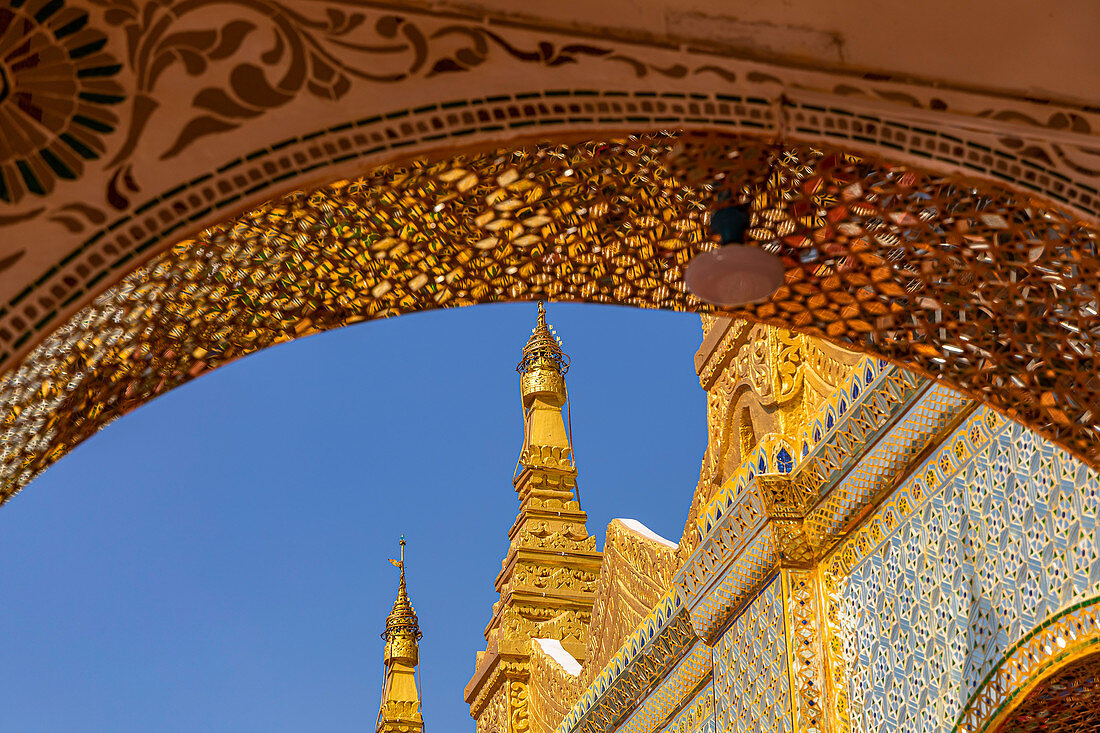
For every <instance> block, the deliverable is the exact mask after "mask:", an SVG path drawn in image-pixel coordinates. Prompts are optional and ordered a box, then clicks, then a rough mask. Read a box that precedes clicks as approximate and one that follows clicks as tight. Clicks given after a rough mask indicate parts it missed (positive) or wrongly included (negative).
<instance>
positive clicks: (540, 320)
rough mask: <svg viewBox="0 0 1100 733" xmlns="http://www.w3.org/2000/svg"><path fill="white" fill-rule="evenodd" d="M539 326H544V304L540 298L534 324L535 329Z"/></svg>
mask: <svg viewBox="0 0 1100 733" xmlns="http://www.w3.org/2000/svg"><path fill="white" fill-rule="evenodd" d="M540 328H543V329H544V328H546V304H545V303H543V302H542V301H541V300H540V301H539V318H538V322H537V323H536V324H535V330H536V331H537V330H539V329H540Z"/></svg>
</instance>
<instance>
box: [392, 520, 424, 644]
mask: <svg viewBox="0 0 1100 733" xmlns="http://www.w3.org/2000/svg"><path fill="white" fill-rule="evenodd" d="M398 544H400V546H401V559H400V560H392V559H391V560H390V562H391V563H392V564H393V566H394V567H395V568H398V569H399V570H400V571H401V579H400V581H399V582H398V585H397V598H396V599H395V600H394V602H393V611H391V612H390V615H389V616H387V617H386V630H385V631H384V632H382V638H383V639H385V640H386V661H387V662H389V661H390V660H391V659H402V660H411V663H412V664H413V665H415V664H416V659H417V657H418V654H417V648H416V642H418V641H419V640H420V639H421V637H423V634H422V633H420V621H419V619H417V617H416V611H415V610H414V609H413V605H412V602H411V601H409V592H408V589H407V588H406V587H405V535H401V540H400V542H399V543H398Z"/></svg>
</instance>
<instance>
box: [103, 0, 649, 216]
mask: <svg viewBox="0 0 1100 733" xmlns="http://www.w3.org/2000/svg"><path fill="white" fill-rule="evenodd" d="M92 1H93V2H95V3H96V4H98V5H100V6H101V7H103V8H104V9H105V17H106V19H107V21H108V22H109V23H112V24H114V25H117V26H119V27H121V28H123V29H124V31H125V35H126V39H127V52H128V60H129V63H130V66H131V67H132V69H133V70H134V72H135V74H136V76H137V95H136V97H135V99H134V105H133V110H132V118H131V120H130V123H129V126H128V133H127V137H126V141H125V143H124V144H123V145H122V147H121V148H120V149H119V151H118V153H117V154H116V155H115V156H114V159H113V160H112V165H121V164H123V163H124V162H125V161H126V160H127V159H128V158H129V156H130V155H131V154H132V152H133V150H134V148H135V146H136V145H137V144H138V141H139V140H140V139H141V136H142V133H143V131H144V130H145V129H146V128H147V126H148V124H149V122H150V120H151V119H152V118H153V115H154V113H155V112H156V111H157V109H158V108H159V107H160V103H159V102H158V89H159V85H160V83H161V82H162V80H163V79H165V78H167V77H166V74H167V72H169V71H171V70H173V69H175V68H176V67H180V66H182V68H183V70H184V72H185V73H186V74H188V75H190V76H194V77H201V76H203V75H204V74H207V72H208V71H209V70H210V67H211V65H212V64H213V63H214V62H219V61H223V60H227V59H231V60H232V66H231V69H230V70H229V72H228V77H227V78H226V79H225V80H224V83H221V84H219V85H213V86H205V87H203V88H202V89H200V90H199V91H198V92H197V93H195V95H194V97H193V98H192V100H191V107H192V109H193V110H194V112H195V114H194V115H193V116H192V117H191V118H190V119H188V120H187V121H186V122H185V123H184V124H183V126H182V129H181V130H180V132H179V134H178V135H177V136H176V139H175V141H174V142H173V143H172V145H171V146H170V147H169V148H168V149H167V150H165V151H164V152H163V153H162V155H161V158H162V159H170V158H173V157H176V156H178V155H179V154H180V153H182V152H183V151H185V150H186V149H188V148H189V147H190V146H191V145H193V144H194V143H196V142H197V141H199V140H201V139H203V138H204V137H207V136H209V135H215V134H218V133H223V132H226V131H229V130H233V129H236V128H238V127H240V126H241V125H242V124H244V123H245V122H247V121H248V120H250V119H253V118H256V117H259V116H261V115H263V114H265V113H267V112H269V111H271V110H274V109H276V108H278V107H281V106H282V105H285V104H287V103H288V102H290V101H292V100H294V99H296V98H297V97H299V96H300V95H302V94H308V95H310V96H313V97H315V98H317V99H321V100H338V99H341V98H342V97H344V96H345V95H346V94H347V93H348V91H349V90H350V89H351V86H352V83H353V82H354V81H355V80H364V81H370V82H400V81H402V80H405V79H408V78H409V77H411V76H414V75H418V74H422V75H424V76H429V77H430V76H434V75H438V74H444V73H448V72H458V71H467V70H469V69H473V68H475V67H477V66H480V65H481V64H482V63H484V62H485V61H486V60H487V59H488V58H489V55H490V52H491V50H492V49H493V48H494V47H495V48H499V49H503V50H504V51H506V52H507V53H508V54H509V55H510V56H511V57H512V58H514V59H516V60H518V61H522V62H526V63H538V64H544V65H546V66H559V65H562V64H566V63H573V62H575V61H576V60H577V59H578V58H579V57H581V56H605V55H608V54H610V53H611V51H610V49H605V48H597V47H594V46H589V45H585V44H567V45H564V46H558V45H555V44H552V43H549V42H546V41H543V42H540V43H539V44H538V46H537V48H535V49H533V50H525V49H521V48H518V47H517V46H515V45H513V44H511V43H509V42H507V41H506V40H505V39H503V38H502V37H500V36H499V35H497V34H495V33H493V32H491V31H489V30H487V29H486V28H483V27H480V26H478V25H474V24H452V25H446V26H442V27H440V28H438V29H435V30H431V31H429V30H425V29H424V28H422V27H421V26H420V25H418V24H417V23H414V22H412V21H411V20H409V19H408V18H406V17H404V16H401V15H394V14H380V13H378V12H376V11H366V12H365V11H363V10H362V9H357V8H356V6H354V5H352V6H351V8H352V9H349V10H344V9H342V8H340V7H338V6H331V5H330V6H327V7H324V13H323V16H322V17H311V16H308V15H306V14H304V13H302V12H299V11H297V10H295V9H292V8H290V7H288V6H286V5H284V4H282V3H279V2H275V1H274V0H188V1H186V2H165V1H161V2H140V0H92ZM227 6H228V11H227ZM219 11H220V12H219ZM227 17H229V18H233V20H231V21H229V22H228V23H224V24H223V20H224V19H225V18H227ZM196 20H201V21H205V23H206V25H207V27H206V29H204V30H193V29H191V28H193V27H194V26H195V22H194V21H196ZM183 21H186V22H183ZM181 26H186V27H188V28H189V30H179V29H178V28H180V27H181ZM366 27H370V28H371V30H370V31H369V33H368V32H365V31H364V29H365V28H366ZM368 36H369V39H368V38H366V37H368ZM251 37H259V38H263V39H264V42H265V44H266V46H265V48H264V50H263V51H262V52H260V53H259V54H258V55H255V54H249V53H245V52H244V51H242V47H243V45H244V42H245V40H246V39H249V38H251ZM440 46H446V49H445V50H433V49H437V48H438V47H440ZM635 63H640V62H635ZM643 68H644V65H643ZM114 200H115V201H116V202H117V204H116V205H119V207H120V208H121V205H124V203H125V202H126V198H125V196H119V195H116V196H115V197H114Z"/></svg>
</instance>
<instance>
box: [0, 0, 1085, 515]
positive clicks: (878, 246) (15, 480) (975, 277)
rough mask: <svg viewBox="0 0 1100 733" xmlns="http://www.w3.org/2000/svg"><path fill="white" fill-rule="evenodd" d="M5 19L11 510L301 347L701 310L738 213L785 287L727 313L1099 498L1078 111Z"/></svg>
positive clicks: (507, 33) (267, 1) (661, 68)
mask: <svg viewBox="0 0 1100 733" xmlns="http://www.w3.org/2000/svg"><path fill="white" fill-rule="evenodd" d="M8 12H9V14H10V15H11V18H8V19H7V20H8V21H11V19H12V18H14V19H15V20H14V21H12V22H11V23H10V28H11V29H18V30H20V31H21V32H23V33H24V34H25V36H26V38H24V39H17V40H20V42H21V43H23V44H24V45H23V46H20V47H19V48H21V49H22V51H21V52H27V53H31V52H33V53H36V54H38V58H39V59H44V61H38V62H36V63H37V64H38V66H37V67H36V66H34V65H27V64H24V65H22V66H19V65H13V66H12V67H11V69H8V68H7V67H3V68H0V75H2V76H3V79H2V81H3V85H4V87H3V88H4V90H5V92H4V94H0V122H3V123H4V124H5V125H7V128H6V129H9V130H24V131H26V132H27V134H26V135H25V136H24V137H18V138H17V137H16V136H14V135H12V136H7V137H5V138H4V139H3V140H0V181H2V182H3V186H2V190H0V225H2V226H3V227H4V236H3V237H0V369H3V370H4V376H3V377H2V379H3V382H2V384H0V416H2V417H0V419H2V420H3V425H4V436H5V437H4V441H3V443H2V445H0V451H2V452H0V462H2V464H3V465H2V468H0V478H2V481H3V484H2V488H0V499H3V500H6V499H7V498H9V497H10V496H11V495H12V494H13V493H14V492H15V491H18V490H19V488H21V487H22V486H24V485H25V484H26V483H27V482H28V481H29V480H30V479H31V478H32V477H33V476H34V475H35V474H37V473H38V472H39V471H41V470H43V469H44V468H45V467H46V466H48V465H49V464H50V463H52V462H53V461H55V460H57V459H58V458H59V457H60V456H62V455H64V453H65V452H66V451H68V450H70V449H71V448H72V447H73V446H74V445H76V444H77V443H79V442H80V441H81V440H83V439H84V438H86V437H88V436H89V435H91V434H93V433H94V432H95V431H96V430H98V429H99V428H100V427H102V426H103V425H104V424H106V423H107V422H108V421H109V420H111V419H113V418H114V417H117V416H119V415H122V414H124V413H126V412H127V411H129V410H131V409H133V408H135V407H136V406H138V405H140V404H142V403H144V402H145V401H147V400H149V399H151V398H152V397H153V396H155V395H157V394H160V393H163V392H164V391H166V390H167V389H170V388H172V387H173V386H176V385H178V384H180V383H182V382H184V381H186V380H188V379H191V378H193V377H195V376H198V375H200V374H202V373H204V372H206V371H209V370H210V369H213V368H215V367H217V366H218V365H220V364H224V363H226V362H227V361H229V360H231V359H234V358H238V357H240V356H243V355H245V354H248V353H251V352H253V351H256V350H258V349H260V348H263V347H265V346H268V345H271V344H274V343H278V342H280V341H284V340H287V339H290V338H295V337H297V336H300V335H304V334H308V333H313V332H316V331H321V330H325V329H328V328H334V327H338V326H341V325H344V324H347V323H352V322H356V321H361V320H368V319H372V318H380V317H387V316H391V315H396V314H399V313H407V312H412V311H417V310H425V309H430V308H437V307H452V306H456V305H467V304H474V303H486V302H495V301H501V300H524V299H534V298H536V297H548V298H551V299H558V300H577V301H588V302H597V303H621V304H627V305H635V306H640V307H659V308H668V309H673V310H686V311H696V312H707V311H708V310H709V308H708V307H707V306H705V305H704V304H701V303H699V302H698V301H697V300H695V299H694V298H693V297H692V296H691V295H690V294H688V293H686V292H685V291H684V288H683V284H682V276H683V268H684V265H685V264H686V262H687V261H688V260H690V258H691V257H692V256H693V255H694V254H696V253H698V252H700V251H704V250H706V249H709V248H712V247H713V246H715V242H714V241H712V238H711V236H710V234H709V232H708V227H707V217H708V215H709V212H710V211H711V210H712V209H713V208H714V207H716V206H720V205H723V204H725V203H727V202H730V201H736V200H741V199H743V198H746V197H748V198H751V199H753V200H752V206H753V211H754V214H753V215H754V228H753V230H752V232H750V234H751V236H752V237H753V238H754V239H755V240H756V241H758V242H759V243H761V244H762V245H763V246H765V247H767V248H769V249H771V250H773V251H776V252H778V253H779V254H780V255H781V256H782V257H784V259H785V261H786V263H787V266H788V279H787V284H786V286H785V287H784V288H783V289H781V291H780V292H779V293H778V294H777V295H776V296H775V298H773V299H772V300H771V301H769V302H767V303H764V304H760V305H757V306H754V307H752V308H749V309H745V310H742V311H738V312H736V313H734V315H737V316H739V317H743V318H748V319H753V320H758V321H766V322H770V323H775V324H777V325H783V326H786V327H789V328H792V329H794V330H797V331H800V332H805V333H810V334H815V335H819V336H823V337H825V338H827V339H830V340H833V341H835V342H837V343H841V344H844V345H846V346H849V347H852V348H855V349H857V350H863V351H868V352H873V353H876V354H879V355H881V356H885V357H887V358H890V359H894V360H896V361H898V362H899V363H903V364H905V365H906V366H908V367H910V368H914V369H917V370H919V371H922V372H924V373H926V374H929V375H931V376H935V377H939V378H942V379H945V380H947V381H949V382H951V383H952V384H954V385H955V386H957V387H958V388H960V389H962V390H964V391H966V392H968V393H970V394H971V395H974V396H976V397H979V398H981V399H983V400H985V401H987V402H989V403H990V404H992V405H994V406H996V407H997V408H998V409H1001V410H1002V411H1004V412H1006V413H1007V414H1009V415H1012V416H1014V417H1016V418H1017V419H1019V420H1021V421H1023V422H1025V423H1027V424H1028V425H1030V426H1032V427H1034V428H1035V429H1037V430H1039V431H1040V432H1041V433H1042V434H1044V435H1045V436H1047V437H1048V438H1050V439H1052V440H1055V441H1056V442H1058V443H1060V444H1061V445H1063V446H1065V447H1066V448H1068V449H1069V450H1071V451H1073V452H1074V453H1075V454H1077V455H1078V456H1080V457H1081V458H1083V459H1084V460H1086V461H1088V462H1089V463H1091V464H1092V465H1093V466H1098V465H1100V432H1098V429H1097V427H1096V423H1097V415H1098V412H1100V384H1098V382H1097V377H1096V363H1095V355H1096V342H1097V338H1098V337H1100V325H1098V323H1100V322H1098V315H1097V307H1098V306H1097V277H1098V275H1097V273H1098V271H1100V266H1098V264H1097V242H1096V238H1097V232H1096V229H1095V228H1094V226H1093V225H1091V224H1090V223H1089V222H1094V221H1095V219H1096V216H1097V213H1098V212H1100V196H1098V194H1097V190H1096V186H1095V179H1096V175H1097V172H1098V171H1100V162H1098V161H1097V156H1096V152H1095V151H1096V150H1097V149H1100V144H1098V143H1097V135H1096V134H1095V130H1097V129H1100V115H1098V114H1097V113H1096V111H1095V110H1094V109H1092V108H1089V107H1086V106H1082V105H1080V104H1076V103H1074V102H1071V101H1066V100H1060V99H1053V98H1051V99H1042V100H1033V99H1027V98H1024V96H1023V95H1021V94H1019V93H1017V94H1012V93H1008V92H1003V91H996V90H993V89H992V87H988V85H987V87H984V88H983V87H981V85H977V86H975V85H974V84H964V83H956V84H941V83H934V82H927V81H920V80H916V79H913V78H910V77H907V76H904V75H899V76H896V77H892V76H891V75H890V74H874V75H868V74H864V73H861V72H857V71H856V70H845V69H843V68H840V69H826V68H825V67H820V66H814V67H809V66H807V65H805V64H796V63H793V62H790V63H788V62H783V61H782V59H779V60H775V59H773V60H770V61H760V60H751V58H750V57H747V56H745V55H744V54H740V53H738V52H737V51H736V49H732V48H728V47H724V46H721V45H720V44H719V45H715V44H714V43H687V42H683V40H682V39H681V41H678V42H671V41H667V40H666V41H661V40H659V39H656V38H649V40H646V38H645V37H643V36H640V35H638V34H633V35H631V34H628V33H618V34H617V33H616V32H613V31H611V30H608V31H607V32H606V33H603V34H602V35H600V34H597V35H593V34H592V33H587V34H585V33H581V32H580V31H576V30H574V31H570V30H569V29H564V28H562V27H560V26H553V24H549V25H547V27H546V28H538V27H536V26H537V25H538V24H537V23H526V24H525V23H520V22H515V21H514V19H511V20H510V19H508V18H504V17H500V16H493V15H492V13H489V14H485V15H476V14H475V15H446V16H445V15H442V14H438V13H435V14H433V13H432V12H429V11H426V10H424V9H422V8H420V9H417V8H405V9H402V11H401V12H400V13H399V14H398V13H396V12H395V11H394V10H393V9H392V8H390V7H371V6H370V5H369V4H365V3H345V2H341V1H340V0H332V1H331V2H324V3H298V2H294V1H293V0H285V1H284V2H276V1H275V0H262V1H261V0H247V1H246V0H225V1H224V2H206V1H205V0H192V1H191V2H186V3H174V4H158V3H147V4H145V5H142V4H141V3H137V4H134V3H128V2H121V1H120V2H114V0H102V1H101V2H95V3H87V4H85V3H83V2H80V0H71V1H69V2H60V3H59V2H52V3H51V2H46V0H26V1H25V2H20V3H13V4H12V6H11V9H10V10H9V11H8ZM6 17H7V16H5V18H6ZM73 29H76V30H73ZM12 34H14V35H12ZM12 34H9V37H7V40H6V41H5V42H8V41H10V40H12V39H14V38H16V36H17V35H18V33H16V32H15V30H13V31H12ZM12 58H14V56H13V57H12ZM960 68H962V67H960ZM27 69H29V70H30V71H28V70H27ZM32 71H33V72H34V73H31V72H32ZM51 85H52V86H51ZM62 87H63V88H65V89H69V90H70V91H71V92H72V93H73V94H74V96H73V98H72V99H71V100H66V99H63V98H62V97H63V95H62V96H61V97H59V96H57V95H54V94H53V92H52V91H50V90H51V89H56V88H62ZM17 99H22V100H24V102H25V101H26V100H28V99H29V100H31V101H32V102H34V103H35V104H31V105H30V106H27V104H23V105H22V106H20V105H19V104H16V100H17ZM36 104H37V105H39V106H37V107H36V106H35V105H36ZM32 108H33V109H40V110H43V111H44V112H43V114H41V115H38V117H37V118H35V119H30V118H28V116H27V113H26V110H28V109H32ZM666 129H667V130H672V131H683V130H687V131H689V132H673V133H664V132H661V131H662V130H666ZM776 139H781V140H783V143H782V144H774V141H775V140H776ZM548 140H549V141H552V142H546V141H548ZM765 177H766V178H767V179H768V186H767V190H766V192H765V193H762V194H753V193H752V191H755V190H756V187H757V186H758V185H759V182H760V181H761V180H762V179H763V178H765ZM331 181H337V183H334V184H333V183H331ZM181 240H183V241H181Z"/></svg>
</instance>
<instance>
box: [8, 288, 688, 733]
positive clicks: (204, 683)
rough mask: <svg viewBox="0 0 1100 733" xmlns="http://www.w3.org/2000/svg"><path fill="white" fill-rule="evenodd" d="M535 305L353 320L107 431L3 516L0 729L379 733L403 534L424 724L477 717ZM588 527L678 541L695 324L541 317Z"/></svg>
mask: <svg viewBox="0 0 1100 733" xmlns="http://www.w3.org/2000/svg"><path fill="white" fill-rule="evenodd" d="M534 320H535V307H534V305H533V304H522V305H497V306H480V307H476V308H467V309H461V310H453V311H442V312H434V313H428V314H420V315H414V316H403V317H401V318H398V319H394V320H390V321H382V322H376V323H368V324H360V325H357V326H352V327H349V328H345V329H341V330H339V331H335V332H331V333H326V334H321V335H318V336H313V337H310V338H306V339H300V340H298V341H295V342H291V343H289V344H282V345H280V346H278V347H275V348H272V349H268V350H266V351H263V352H261V353H259V354H255V355H253V356H250V357H247V358H245V359H242V360H239V361H237V362H234V363H232V364H230V365H228V366H226V367H223V368H222V369H219V370H217V371H216V372H214V373H212V374H210V375H208V376H205V377H203V378H201V379H198V380H196V381H194V382H192V383H190V384H188V385H185V386H183V387H182V388H180V389H177V390H175V391H173V392H171V393H169V394H167V395H165V396H163V397H161V398H159V399H157V400H155V401H154V402H152V403H150V404H149V405H146V406H145V407H143V408H141V409H139V410H137V411H135V412H134V413H132V414H130V415H127V416H126V417H125V418H123V419H121V420H118V421H116V422H115V423H113V424H112V425H110V426H108V427H107V429H106V430H104V431H103V432H101V433H100V434H99V435H97V436H95V437H94V438H92V439H91V440H89V441H87V442H86V443H84V444H83V445H81V446H79V447H78V448H77V449H76V450H74V451H73V452H72V453H71V454H70V455H69V456H67V457H66V458H64V459H62V460H61V461H60V462H59V463H58V464H57V465H55V466H54V467H53V468H51V469H50V470H49V471H47V472H46V473H45V474H44V475H43V476H41V477H40V478H38V479H37V480H36V481H35V482H34V483H32V484H31V486H30V487H29V488H27V489H26V490H25V491H24V492H23V493H22V494H20V495H18V496H17V497H15V499H13V500H12V501H11V502H9V503H8V504H7V505H6V506H4V507H2V508H0V553H2V554H0V556H2V557H3V559H4V560H3V563H0V598H2V599H3V601H2V603H3V605H2V614H3V619H4V625H3V631H0V673H2V675H3V680H4V682H3V684H0V730H4V731H20V732H21V733H35V732H38V731H48V732H50V733H53V732H55V731H56V732H62V731H63V732H64V733H73V732H75V731H79V732H81V733H96V732H99V731H104V732H106V731H111V732H112V733H117V732H118V731H156V732H158V733H160V732H166V733H168V732H176V731H180V732H183V731H186V732H187V733H193V732H194V731H234V732H240V731H263V732H264V733H271V732H279V733H281V732H282V731H296V732H297V731H325V732H326V733H329V732H339V731H348V732H349V733H350V732H351V731H357V732H361V731H371V730H373V729H374V723H375V718H376V716H377V712H378V695H379V690H380V685H381V676H382V642H381V639H380V638H379V634H380V632H381V630H382V628H383V625H384V621H385V616H386V614H387V613H388V612H389V609H390V607H391V606H392V604H393V598H394V594H395V592H396V583H397V578H396V571H395V570H394V568H393V567H392V566H391V565H390V564H389V563H388V562H386V558H388V557H396V552H397V538H398V536H399V535H400V534H401V533H404V534H405V535H406V536H407V538H408V541H409V546H408V552H407V559H408V575H409V578H408V579H409V590H410V594H411V597H412V600H413V603H414V605H415V606H416V610H417V613H418V614H419V616H420V619H421V627H422V630H423V631H424V639H423V641H422V642H421V675H422V685H423V695H424V698H425V699H424V714H425V722H426V725H427V729H428V730H435V731H473V729H474V726H473V722H472V721H471V719H470V718H469V710H468V708H467V706H466V704H465V703H464V702H463V700H462V690H463V688H464V686H465V684H466V682H467V681H468V680H469V678H470V675H471V674H472V672H473V663H474V653H475V652H476V651H477V650H479V649H483V648H484V637H483V632H484V627H485V624H486V623H487V622H488V620H489V612H490V610H491V608H490V607H491V604H492V602H493V600H494V599H495V598H496V595H495V593H494V592H493V580H494V578H495V576H496V573H497V572H498V571H499V569H500V561H501V559H502V558H503V557H504V555H505V552H506V551H507V548H508V540H507V533H508V528H509V527H510V526H511V523H512V521H513V520H514V518H515V515H516V511H517V508H518V502H517V500H516V497H515V493H514V491H513V490H512V486H511V477H512V470H513V468H514V467H515V462H516V457H517V454H518V451H519V448H520V442H521V440H522V436H523V431H522V413H521V410H520V404H519V394H518V381H517V375H516V373H515V371H514V367H515V364H516V362H517V361H518V359H519V355H520V351H521V349H522V347H523V344H524V343H525V341H526V339H527V336H528V335H529V334H530V330H531V327H532V326H533V325H534ZM548 320H549V321H550V323H551V324H552V325H553V326H554V327H555V328H556V330H557V333H558V335H559V336H561V338H562V341H563V344H564V346H565V349H566V351H567V352H568V353H569V354H570V356H571V357H572V360H573V366H572V368H571V369H570V370H569V375H568V380H569V390H570V399H571V401H572V406H573V436H574V444H575V449H576V455H577V464H578V468H579V469H580V477H579V482H580V487H581V492H582V500H583V503H584V508H585V510H586V511H588V513H589V524H588V526H589V531H590V532H592V533H594V534H596V535H597V537H599V540H600V543H601V546H602V542H603V534H604V528H605V527H606V525H607V523H608V522H609V521H610V520H611V519H612V518H614V517H633V518H636V519H639V520H640V521H642V522H643V523H645V524H646V525H648V526H649V527H650V528H651V529H653V530H654V531H656V532H658V533H660V534H662V535H664V536H666V537H668V538H670V539H672V540H673V541H678V540H679V538H680V533H681V531H682V529H683V524H684V519H685V516H686V512H687V509H688V505H689V502H690V500H691V495H692V492H693V490H694V488H695V483H696V480H697V478H698V475H699V463H700V460H701V458H702V455H703V450H704V448H705V447H706V422H705V395H704V393H703V391H702V390H701V389H700V387H699V384H698V380H697V378H696V376H695V373H694V370H693V364H692V357H693V355H694V353H695V350H696V349H697V348H698V345H699V343H700V340H701V331H700V327H699V320H698V318H697V317H695V316H691V315H684V314H674V313H661V312H652V311H640V310H633V309H625V308H612V307H598V306H587V305H585V306H582V305H558V304H551V305H549V306H548Z"/></svg>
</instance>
